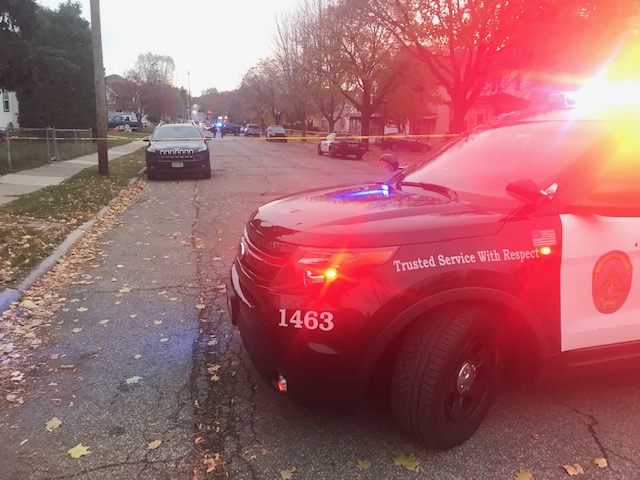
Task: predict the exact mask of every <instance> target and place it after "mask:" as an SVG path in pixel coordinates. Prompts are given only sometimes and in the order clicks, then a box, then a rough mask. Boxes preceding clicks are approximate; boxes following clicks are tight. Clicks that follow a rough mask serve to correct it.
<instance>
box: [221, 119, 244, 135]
mask: <svg viewBox="0 0 640 480" xmlns="http://www.w3.org/2000/svg"><path fill="white" fill-rule="evenodd" d="M220 128H221V130H222V134H223V135H240V125H238V124H237V123H233V122H227V123H223V124H222V127H220Z"/></svg>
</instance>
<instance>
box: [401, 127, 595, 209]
mask: <svg viewBox="0 0 640 480" xmlns="http://www.w3.org/2000/svg"><path fill="white" fill-rule="evenodd" d="M601 129H602V125H601V124H600V123H599V122H574V123H571V122H554V121H547V122H529V123H515V124H511V125H506V126H503V127H500V128H495V129H482V130H476V131H474V132H471V133H470V134H468V135H464V136H462V137H461V138H459V139H457V140H454V141H452V142H451V143H450V144H448V145H445V146H444V147H443V148H442V149H441V150H440V152H439V154H438V155H428V156H427V157H425V159H424V160H423V161H422V162H421V163H418V164H415V165H413V166H411V167H410V168H408V169H407V170H405V171H404V173H401V174H400V176H401V179H402V180H403V181H406V182H422V183H432V184H438V185H443V186H446V187H449V188H451V189H452V190H454V191H455V192H456V193H457V194H458V195H459V198H460V201H461V202H465V203H473V204H475V205H478V206H485V207H487V208H498V209H501V208H504V209H507V210H508V209H511V208H513V207H515V206H517V205H518V204H519V202H518V201H517V200H515V199H513V198H512V197H511V196H510V195H509V194H508V193H507V192H506V186H507V185H508V184H509V183H511V182H513V181H514V180H518V179H521V178H529V179H531V180H533V181H534V182H535V183H536V185H538V186H539V187H540V188H547V187H548V186H549V183H550V182H551V181H552V180H553V179H555V178H557V176H558V175H559V174H560V173H562V172H563V171H564V170H566V169H567V168H568V167H569V166H570V165H571V164H572V163H574V162H575V161H576V160H577V159H578V158H579V157H580V156H581V155H582V154H583V153H584V152H586V151H587V150H588V149H590V148H591V147H592V146H593V145H595V144H596V143H597V142H598V141H600V140H601V138H602V135H603V134H602V132H601Z"/></svg>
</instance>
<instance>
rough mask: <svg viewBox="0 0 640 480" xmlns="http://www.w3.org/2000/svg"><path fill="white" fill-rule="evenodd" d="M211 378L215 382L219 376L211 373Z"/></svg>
mask: <svg viewBox="0 0 640 480" xmlns="http://www.w3.org/2000/svg"><path fill="white" fill-rule="evenodd" d="M211 380H212V381H214V382H217V381H218V380H220V377H219V376H218V375H213V376H212V377H211Z"/></svg>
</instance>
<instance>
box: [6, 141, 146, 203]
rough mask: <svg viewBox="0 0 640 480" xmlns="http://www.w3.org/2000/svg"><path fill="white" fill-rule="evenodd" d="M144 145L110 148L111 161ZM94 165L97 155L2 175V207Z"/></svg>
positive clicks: (138, 143) (135, 142) (96, 163)
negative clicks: (21, 196)
mask: <svg viewBox="0 0 640 480" xmlns="http://www.w3.org/2000/svg"><path fill="white" fill-rule="evenodd" d="M144 145H145V143H144V142H143V141H141V140H137V141H134V142H131V143H127V144H125V145H120V146H118V147H113V148H110V149H109V161H111V160H113V159H115V158H118V157H122V156H123V155H128V154H129V153H133V152H135V151H136V150H138V149H140V148H142V147H144ZM94 165H98V154H97V153H92V154H90V155H85V156H83V157H77V158H72V159H71V160H64V161H61V162H51V163H48V164H47V165H43V166H42V167H37V168H33V169H31V170H23V171H21V172H19V173H10V174H8V175H2V176H0V205H4V204H6V203H9V202H12V201H13V200H15V199H16V198H18V197H19V196H20V195H25V194H27V193H31V192H35V191H36V190H40V189H41V188H43V187H47V186H49V185H58V184H59V183H61V182H62V181H63V180H66V179H67V178H69V177H71V176H73V175H75V174H76V173H78V172H80V171H82V170H84V169H85V168H88V167H92V166H94Z"/></svg>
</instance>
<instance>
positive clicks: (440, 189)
mask: <svg viewBox="0 0 640 480" xmlns="http://www.w3.org/2000/svg"><path fill="white" fill-rule="evenodd" d="M402 186H405V187H418V188H421V189H423V190H428V191H430V192H436V193H439V194H440V195H443V196H445V197H447V198H448V199H449V200H451V201H452V202H457V201H458V194H457V193H456V192H455V191H454V190H451V189H450V188H449V187H445V186H443V185H437V184H435V183H423V182H402V181H399V182H396V187H402Z"/></svg>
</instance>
